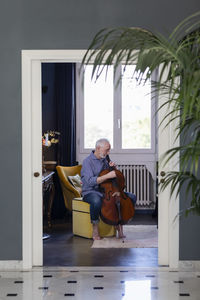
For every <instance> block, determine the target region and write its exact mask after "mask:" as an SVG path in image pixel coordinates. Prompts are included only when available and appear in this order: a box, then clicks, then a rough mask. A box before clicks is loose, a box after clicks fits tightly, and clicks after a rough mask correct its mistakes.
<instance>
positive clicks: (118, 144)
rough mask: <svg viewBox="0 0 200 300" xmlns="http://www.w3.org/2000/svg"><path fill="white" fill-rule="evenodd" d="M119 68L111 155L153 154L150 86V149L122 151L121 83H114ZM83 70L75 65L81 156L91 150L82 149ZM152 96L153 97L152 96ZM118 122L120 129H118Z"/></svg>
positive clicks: (154, 123) (153, 107)
mask: <svg viewBox="0 0 200 300" xmlns="http://www.w3.org/2000/svg"><path fill="white" fill-rule="evenodd" d="M120 72H121V68H120V67H119V68H118V69H117V70H116V76H115V79H114V92H113V148H112V149H111V153H112V154H120V155H122V154H124V155H131V154H155V153H156V152H157V151H156V144H157V139H156V126H157V120H156V99H155V98H156V97H155V95H154V91H153V86H152V85H151V148H148V149H145V148H137V149H122V129H121V120H122V101H121V83H118V84H117V83H116V80H117V78H119V76H120ZM82 76H83V70H82V71H80V64H76V104H77V105H76V113H77V147H78V148H79V149H77V153H78V152H79V153H80V154H81V155H82V154H83V155H85V154H89V153H90V152H91V150H92V148H84V84H83V79H82ZM155 79H156V73H154V74H153V76H152V81H154V80H155ZM153 95H154V96H153ZM118 120H120V121H119V122H120V128H118Z"/></svg>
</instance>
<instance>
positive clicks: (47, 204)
mask: <svg viewBox="0 0 200 300" xmlns="http://www.w3.org/2000/svg"><path fill="white" fill-rule="evenodd" d="M54 174H55V172H53V171H46V172H44V173H43V174H42V189H43V216H44V215H45V214H47V222H48V228H51V227H52V224H51V210H52V205H53V200H54V195H55V186H54V181H53V176H54ZM47 192H48V193H49V195H48V197H46V198H47V199H45V197H44V195H45V193H47ZM45 200H46V201H45Z"/></svg>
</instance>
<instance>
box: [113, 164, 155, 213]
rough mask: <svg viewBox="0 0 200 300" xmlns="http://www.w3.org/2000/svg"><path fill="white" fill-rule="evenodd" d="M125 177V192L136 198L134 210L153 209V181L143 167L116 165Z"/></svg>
mask: <svg viewBox="0 0 200 300" xmlns="http://www.w3.org/2000/svg"><path fill="white" fill-rule="evenodd" d="M117 168H118V169H119V170H120V171H121V172H122V173H123V175H124V177H125V190H124V191H127V192H131V193H133V194H135V195H136V196H137V202H136V208H138V209H149V208H150V209H154V208H155V201H154V198H155V197H154V195H153V190H154V189H153V186H154V183H153V179H152V176H151V173H150V172H149V171H148V169H147V168H146V166H145V165H118V166H117Z"/></svg>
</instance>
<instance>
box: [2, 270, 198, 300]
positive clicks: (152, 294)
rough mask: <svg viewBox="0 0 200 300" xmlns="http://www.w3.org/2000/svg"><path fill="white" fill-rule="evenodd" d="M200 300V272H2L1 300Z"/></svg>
mask: <svg viewBox="0 0 200 300" xmlns="http://www.w3.org/2000/svg"><path fill="white" fill-rule="evenodd" d="M10 298H11V299H13V298H14V299H16V300H17V299H20V300H22V299H23V300H42V299H49V300H50V299H51V300H60V299H81V300H90V299H95V300H98V299H99V300H100V299H101V300H118V299H124V300H125V299H127V300H128V299H129V300H155V299H157V300H176V299H191V300H199V299H200V272H170V271H169V270H167V269H164V268H161V269H159V268H119V267H116V268H114V267H112V268H109V267H101V268H98V267H92V268H84V267H82V268H81V267H80V268H78V267H76V268H74V267H72V268H70V267H65V268H64V267H51V268H50V267H49V268H47V267H44V268H37V269H34V270H33V271H30V272H0V299H1V300H3V299H10Z"/></svg>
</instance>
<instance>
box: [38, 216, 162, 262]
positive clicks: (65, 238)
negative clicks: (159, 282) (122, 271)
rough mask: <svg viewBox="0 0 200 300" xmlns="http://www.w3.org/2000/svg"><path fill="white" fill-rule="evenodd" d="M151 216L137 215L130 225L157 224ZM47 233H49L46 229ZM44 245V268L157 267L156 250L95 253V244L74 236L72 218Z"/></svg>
mask: <svg viewBox="0 0 200 300" xmlns="http://www.w3.org/2000/svg"><path fill="white" fill-rule="evenodd" d="M156 222H157V220H156V218H153V217H152V215H148V214H143V215H140V214H136V215H135V217H134V219H133V221H132V222H131V224H144V225H147V226H148V225H153V224H156ZM44 231H46V229H45V227H44ZM48 233H49V234H50V237H49V238H48V239H46V240H44V241H43V257H44V266H88V267H89V266H90V267H92V266H119V267H120V266H127V267H128V266H131V267H133V266H135V267H155V266H158V249H157V248H124V249H122V248H120V249H116V248H115V249H113V248H112V249H97V248H95V249H93V248H91V246H92V243H93V241H92V240H91V239H86V238H82V237H78V236H73V234H72V226H71V218H70V216H69V217H68V220H67V221H66V220H65V221H63V220H62V221H59V222H56V224H54V225H53V229H52V230H51V231H50V232H48Z"/></svg>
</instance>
